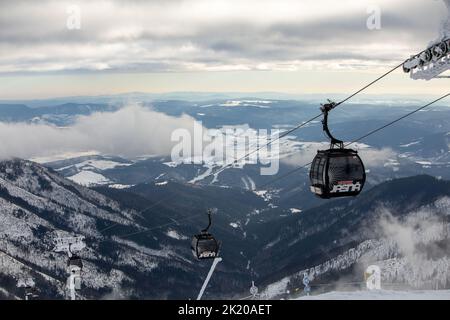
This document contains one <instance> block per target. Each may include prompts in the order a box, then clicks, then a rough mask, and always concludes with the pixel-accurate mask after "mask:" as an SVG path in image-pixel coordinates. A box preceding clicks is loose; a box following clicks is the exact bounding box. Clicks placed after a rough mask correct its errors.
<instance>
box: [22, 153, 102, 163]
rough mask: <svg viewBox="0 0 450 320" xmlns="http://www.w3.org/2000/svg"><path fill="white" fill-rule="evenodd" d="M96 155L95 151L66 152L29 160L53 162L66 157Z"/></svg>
mask: <svg viewBox="0 0 450 320" xmlns="http://www.w3.org/2000/svg"><path fill="white" fill-rule="evenodd" d="M96 155H99V153H98V152H97V151H84V152H67V153H61V154H55V155H51V156H46V157H35V158H31V159H29V160H30V161H33V162H37V163H49V162H54V161H58V160H66V159H72V158H78V157H85V156H96Z"/></svg>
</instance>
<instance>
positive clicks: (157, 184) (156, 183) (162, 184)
mask: <svg viewBox="0 0 450 320" xmlns="http://www.w3.org/2000/svg"><path fill="white" fill-rule="evenodd" d="M167 183H168V182H167V181H162V182H155V186H165V185H166V184H167Z"/></svg>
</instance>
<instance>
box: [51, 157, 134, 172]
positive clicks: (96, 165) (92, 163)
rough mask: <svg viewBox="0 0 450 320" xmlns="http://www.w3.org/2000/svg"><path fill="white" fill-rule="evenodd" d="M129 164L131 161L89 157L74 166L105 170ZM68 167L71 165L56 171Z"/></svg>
mask: <svg viewBox="0 0 450 320" xmlns="http://www.w3.org/2000/svg"><path fill="white" fill-rule="evenodd" d="M130 165H131V163H123V162H117V161H112V160H95V159H91V160H86V161H83V162H80V163H77V164H75V165H74V166H75V167H76V168H77V169H78V170H83V169H88V168H93V169H98V170H107V169H113V168H115V167H123V166H130ZM70 167H72V165H70V166H67V167H63V168H59V169H58V170H57V171H61V170H64V169H68V168H70Z"/></svg>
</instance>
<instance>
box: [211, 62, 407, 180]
mask: <svg viewBox="0 0 450 320" xmlns="http://www.w3.org/2000/svg"><path fill="white" fill-rule="evenodd" d="M405 61H406V60H405ZM405 61H403V62H402V63H401V64H399V65H397V66H396V67H394V68H392V69H390V70H389V71H387V72H385V73H384V74H382V75H381V76H379V77H378V78H376V79H375V80H373V81H371V82H370V83H368V84H367V85H365V86H364V87H362V88H361V89H359V90H357V91H355V92H354V93H352V94H351V95H349V96H348V97H346V98H345V99H344V100H341V101H340V102H338V103H336V105H335V106H334V107H335V108H336V107H338V106H340V105H341V104H344V103H345V102H347V101H348V100H350V99H351V98H353V97H354V96H356V95H358V94H359V93H361V92H363V91H364V90H366V89H367V88H369V87H370V86H372V85H374V84H375V83H377V82H378V81H380V80H382V79H384V78H385V77H387V76H388V75H390V74H391V73H393V72H394V71H395V70H397V69H399V68H400V67H402V66H403V64H404V63H405ZM321 116H322V113H320V114H318V115H317V116H314V117H312V118H311V119H309V120H307V121H304V122H302V123H300V124H298V125H296V126H295V127H294V128H292V129H289V130H287V131H285V132H283V133H282V134H281V135H280V136H278V137H277V138H274V139H271V140H270V141H268V142H267V143H266V144H264V145H262V146H259V147H258V148H256V149H255V150H253V151H250V152H248V153H247V154H245V155H244V156H242V157H241V158H238V159H235V160H233V162H230V163H228V164H226V165H224V166H223V167H221V168H220V169H219V170H217V171H215V172H211V173H209V174H208V175H206V176H205V177H204V178H203V180H204V179H206V178H208V177H210V176H212V175H217V174H219V173H222V172H223V171H225V170H226V169H228V168H229V167H231V166H233V165H235V164H236V163H239V162H240V161H242V160H244V159H246V158H247V157H249V156H251V155H252V154H254V153H256V152H258V151H259V150H261V149H262V148H266V147H268V146H269V145H271V144H272V143H274V142H276V141H278V140H280V139H282V138H284V137H286V136H287V135H289V134H291V133H292V132H294V131H297V130H298V129H300V128H302V127H304V126H306V125H307V124H309V123H311V122H313V121H314V120H316V119H318V118H320V117H321Z"/></svg>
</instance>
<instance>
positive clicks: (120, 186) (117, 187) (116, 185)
mask: <svg viewBox="0 0 450 320" xmlns="http://www.w3.org/2000/svg"><path fill="white" fill-rule="evenodd" d="M133 186H134V184H120V183H115V184H110V185H109V186H108V187H110V188H113V189H128V188H131V187H133Z"/></svg>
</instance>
